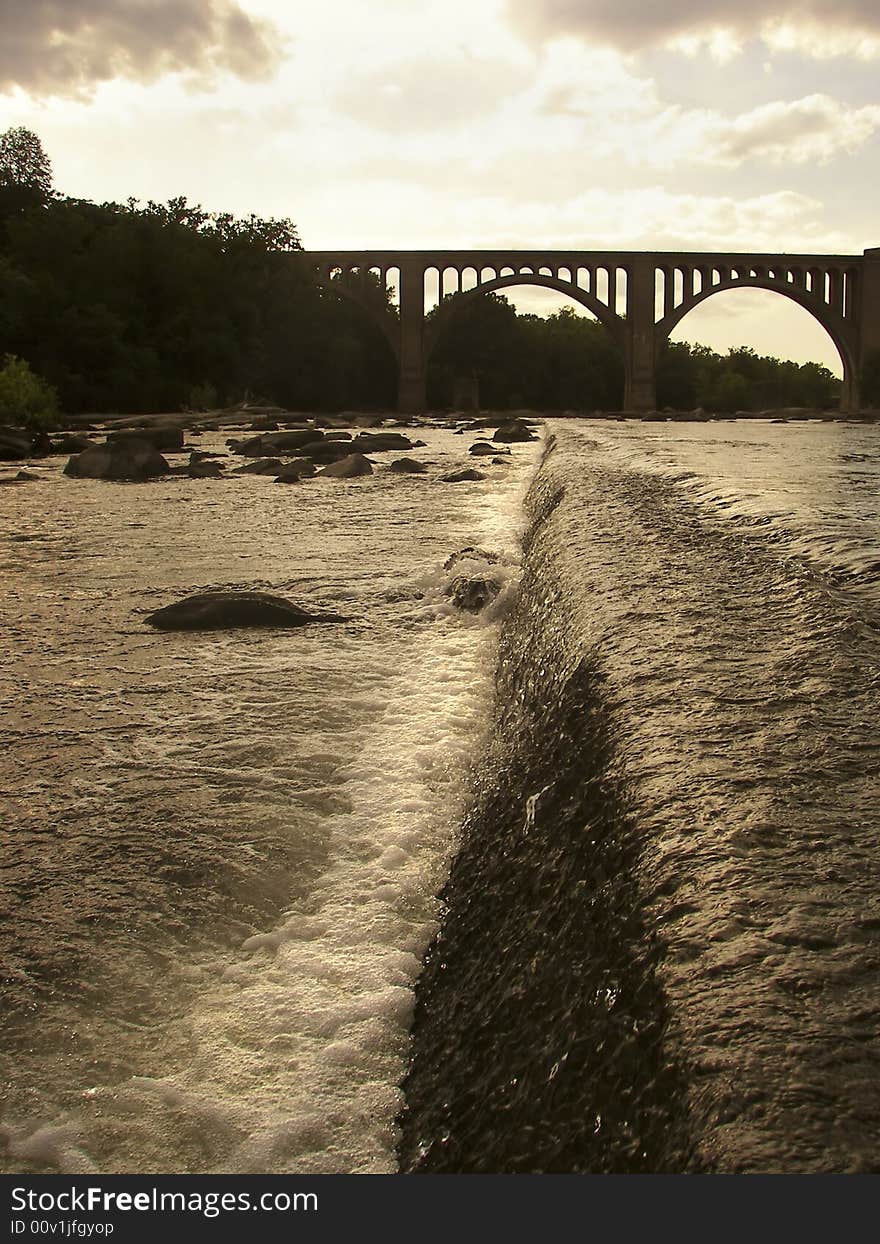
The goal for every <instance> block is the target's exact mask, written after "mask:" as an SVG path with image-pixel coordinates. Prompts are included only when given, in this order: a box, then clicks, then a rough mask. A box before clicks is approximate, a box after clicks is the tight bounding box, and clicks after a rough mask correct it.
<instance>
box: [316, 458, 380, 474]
mask: <svg viewBox="0 0 880 1244" xmlns="http://www.w3.org/2000/svg"><path fill="white" fill-rule="evenodd" d="M372 474H373V467H372V465H371V464H370V462H369V461H368V459H367V458H365V457H364V455H363V454H349V455H348V456H347V457H346V458H342V459H340V461H339V462H331V464H330V465H329V466H326V467H324V470H323V471H319V472H318V475H317V478H318V479H321V478H322V476H330V477H331V478H333V479H357V478H358V476H361V475H372Z"/></svg>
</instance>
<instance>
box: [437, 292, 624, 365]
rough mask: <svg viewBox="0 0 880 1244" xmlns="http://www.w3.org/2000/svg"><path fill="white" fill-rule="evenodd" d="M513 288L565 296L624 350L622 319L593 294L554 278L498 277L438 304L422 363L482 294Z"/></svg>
mask: <svg viewBox="0 0 880 1244" xmlns="http://www.w3.org/2000/svg"><path fill="white" fill-rule="evenodd" d="M516 285H538V286H541V287H542V288H544V289H552V290H555V291H556V293H559V294H564V295H565V296H566V297H567V298H571V299H572V300H573V301H574V302H578V303H580V305H581V306H582V307H585V308H586V309H587V311H589V312H590V314H591V315H593V316H595V318H596V319H597V320H598V321H599V322H600V324H603V325H604V326H605V328H607V329H608V331H609V332H610V333H611V336H612V338H613V339H614V342H615V344H616V345H617V346H619V347H620V349H621V350H624V349H625V340H624V321H623V319H622V318H621V317H620V316H619V315H617V314H616V312H614V311H612V309H611V308H610V307H609V306H607V305H606V304H605V303H604V302H601V301H600V300H599V299H598V298H597V297H596V296H595V294H592V293H590V292H589V291H588V290H585V289H582V288H581V286H579V285H575V284H570V283H569V282H567V281H562V280H559V278H558V277H555V276H548V275H544V274H542V273H538V272H514V273H511V274H510V275H509V276H498V277H495V279H494V280H489V281H484V282H483V283H482V285H476V286H474V288H472V289H467V290H463V291H462V292H460V293H459V294H458V295H457V296H456V297H454V298H451V299H448V300H446V301H444V302H442V303H440V305H439V306H438V308H437V314H436V316H435V318H434V320H433V322H432V323H431V324H430V325H429V326H428V327H427V328H426V332H425V362H426V363H427V362H428V361H429V359H430V357H431V354H432V353H433V350H434V347H435V346H436V344H437V342H438V341H439V339H440V337H441V336H442V334H443V332H444V330H445V328H446V325H447V324H448V323H449V321H450V319H451V317H452V316H454V315H455V314H456V312H457V311H459V310H461V308H462V307H463V306H465V305H466V304H467V303H468V302H471V301H472V300H473V299H474V298H477V297H479V296H480V295H481V294H489V293H495V292H497V291H498V290H502V289H510V288H512V287H513V286H516Z"/></svg>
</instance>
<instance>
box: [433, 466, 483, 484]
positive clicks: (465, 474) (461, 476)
mask: <svg viewBox="0 0 880 1244" xmlns="http://www.w3.org/2000/svg"><path fill="white" fill-rule="evenodd" d="M485 478H486V477H485V475H484V474H483V472H482V471H477V470H475V469H474V468H473V467H464V468H463V469H462V470H460V471H450V472H449V474H448V475H441V476H440V480H441V483H444V484H463V483H466V482H468V481H470V480H480V479H485Z"/></svg>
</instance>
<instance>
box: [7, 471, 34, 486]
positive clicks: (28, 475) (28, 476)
mask: <svg viewBox="0 0 880 1244" xmlns="http://www.w3.org/2000/svg"><path fill="white" fill-rule="evenodd" d="M40 478H41V477H40V476H39V475H34V473H33V471H19V472H18V474H17V475H11V476H10V477H9V479H0V484H27V483H28V482H29V481H31V480H36V479H40Z"/></svg>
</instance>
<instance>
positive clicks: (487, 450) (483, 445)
mask: <svg viewBox="0 0 880 1244" xmlns="http://www.w3.org/2000/svg"><path fill="white" fill-rule="evenodd" d="M468 453H469V454H473V456H474V457H475V458H488V457H491V455H492V454H497V453H498V450H497V448H496V447H495V446H494V445H490V444H489V442H488V441H475V442H474V444H473V445H471V447H470V449H469V450H468Z"/></svg>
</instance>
